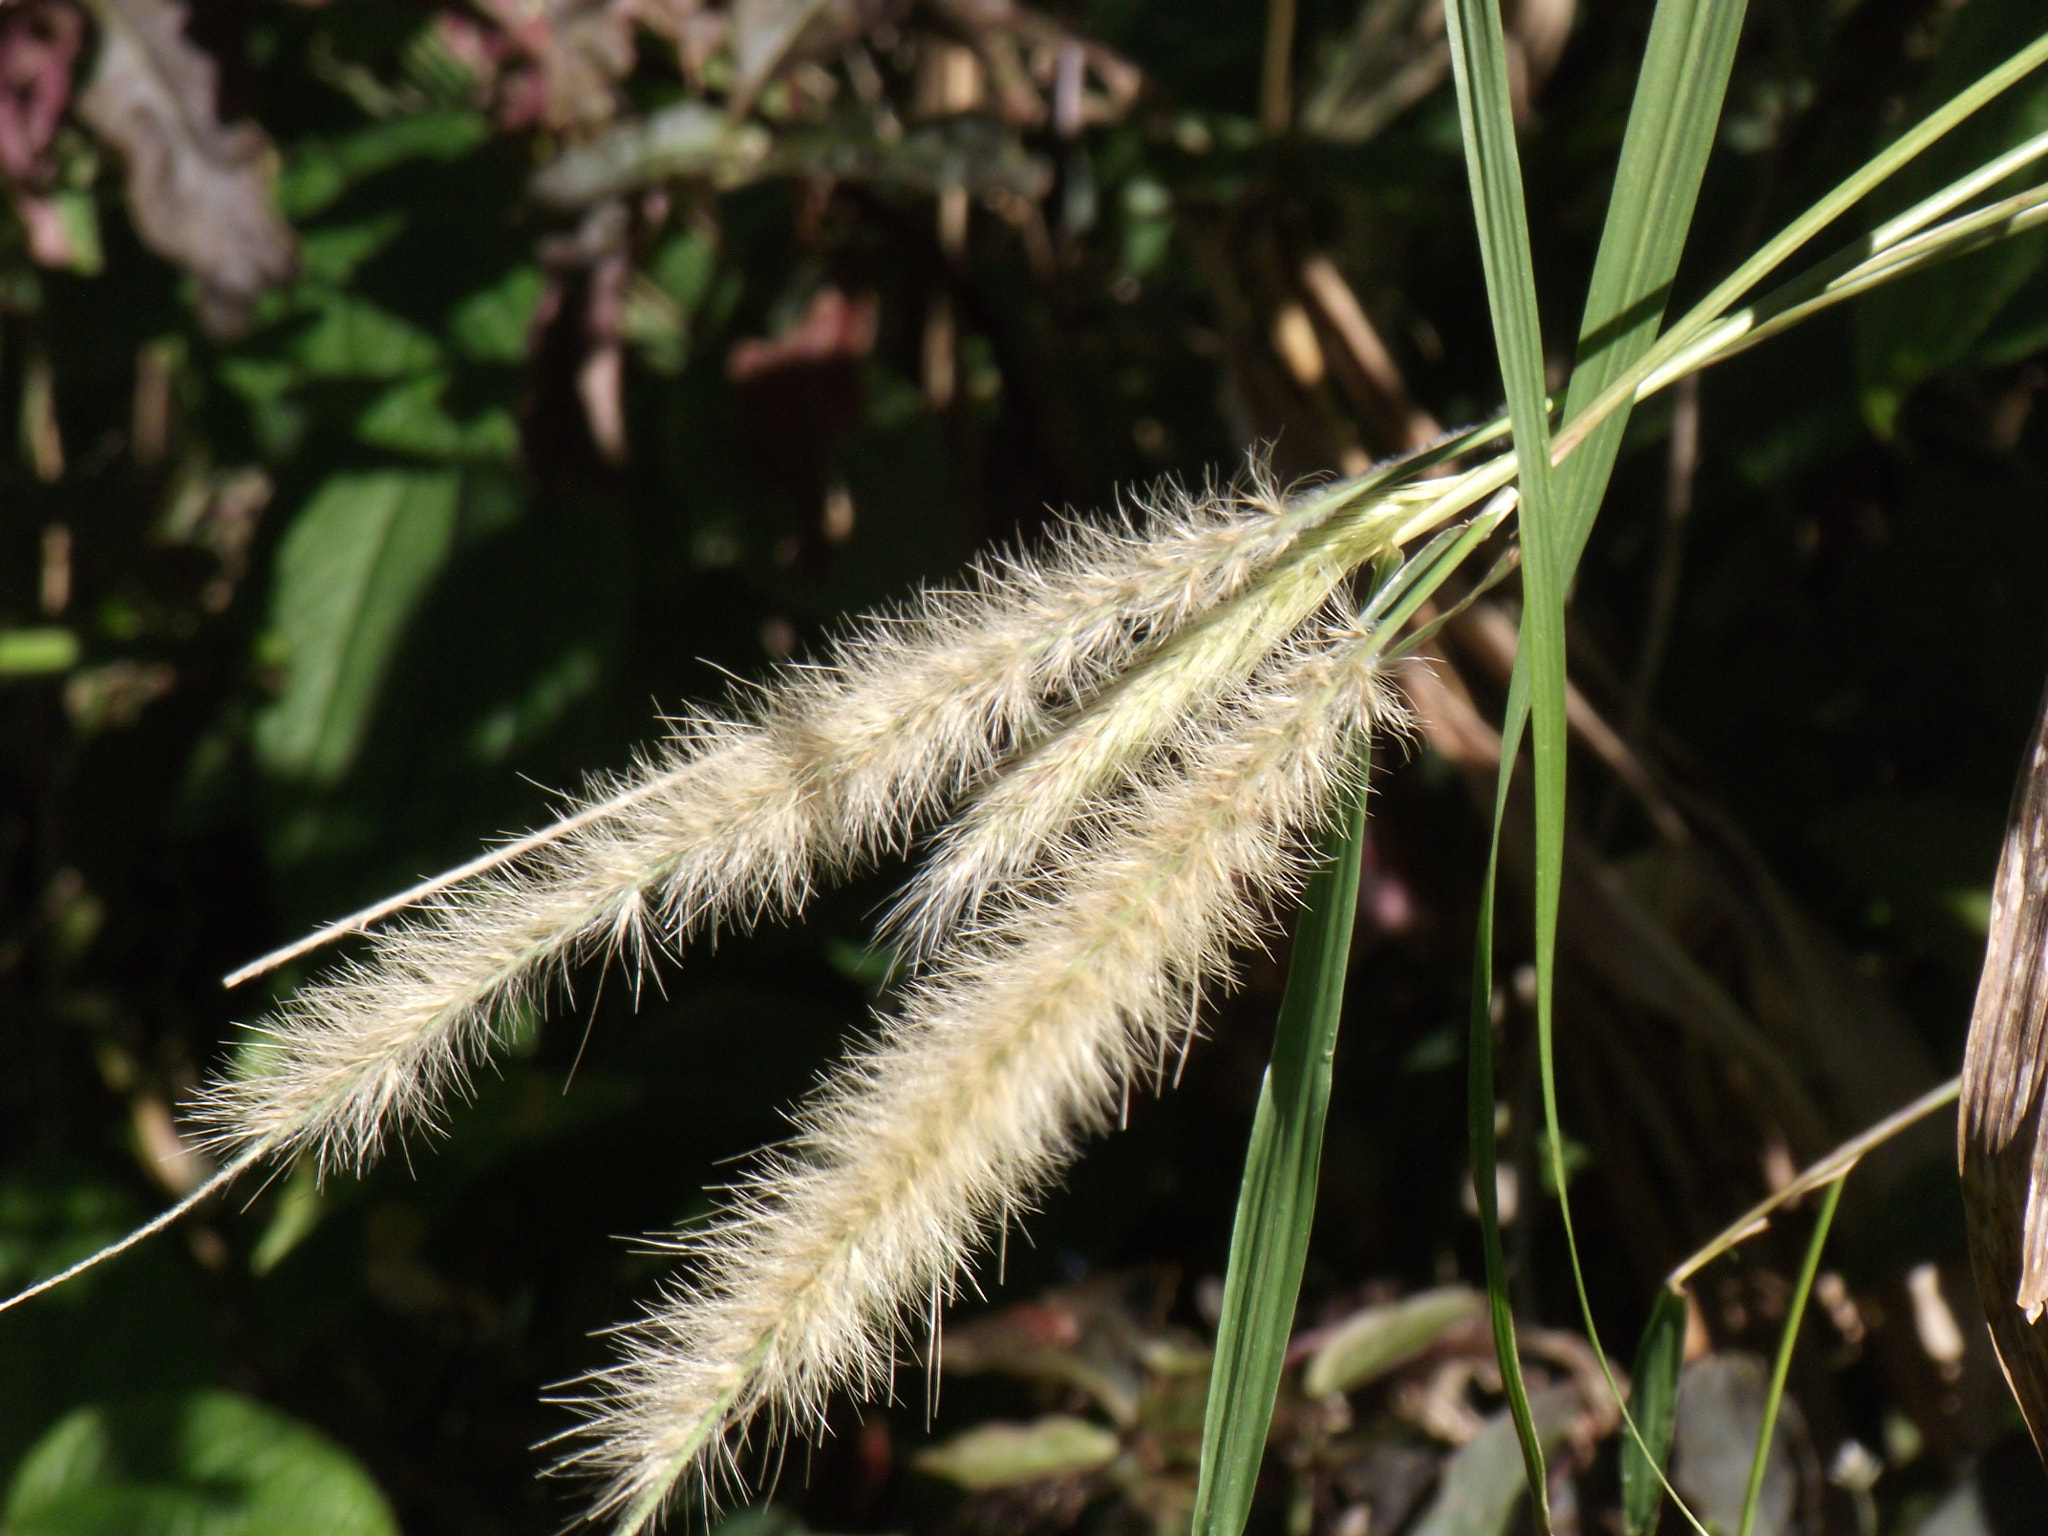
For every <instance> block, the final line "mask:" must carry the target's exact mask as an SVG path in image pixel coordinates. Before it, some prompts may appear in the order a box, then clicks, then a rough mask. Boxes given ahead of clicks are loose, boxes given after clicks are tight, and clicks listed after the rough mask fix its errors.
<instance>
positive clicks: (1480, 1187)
mask: <svg viewBox="0 0 2048 1536" xmlns="http://www.w3.org/2000/svg"><path fill="white" fill-rule="evenodd" d="M1742 13H1743V5H1742V3H1741V0H1662V3H1660V4H1659V6H1658V8H1657V13H1656V17H1655V19H1654V21H1653V23H1652V27H1651V37H1650V45H1649V47H1648V49H1647V50H1646V53H1645V57H1644V61H1643V68H1642V72H1641V75H1640V78H1639V80H1638V84H1637V91H1636V97H1635V100H1634V103H1633V104H1632V106H1631V109H1630V114H1629V126H1628V131H1627V133H1626V135H1625V136H1624V139H1623V145H1622V155H1621V161H1620V164H1619V167H1618V168H1617V171H1616V176H1615V187H1614V192H1613V195H1612V198H1611V200H1610V204H1609V209H1608V217H1607V223H1606V227H1605V228H1604V230H1603V231H1602V235H1601V244H1600V251H1599V255H1598V257H1597V259H1596V262H1595V267H1594V277H1593V283H1592V287H1591V291H1590V292H1589V294H1588V297H1587V303H1586V311H1585V319H1584V322H1583V323H1582V325H1581V327H1580V335H1579V354H1580V355H1579V359H1578V367H1577V369H1576V370H1575V372H1574V375H1573V383H1572V389H1571V391H1570V395H1569V397H1568V401H1567V410H1568V411H1569V410H1571V409H1572V408H1573V407H1577V406H1581V405H1582V404H1583V403H1584V402H1586V401H1588V400H1591V399H1593V398H1596V397H1598V396H1599V395H1600V394H1601V392H1602V391H1603V389H1605V388H1606V387H1607V386H1608V385H1609V384H1610V383H1611V381H1612V380H1614V379H1615V378H1616V377H1618V376H1619V375H1621V374H1622V373H1623V372H1624V371H1625V370H1626V369H1627V368H1628V367H1629V365H1630V364H1631V363H1633V362H1635V361H1636V360H1637V358H1639V357H1640V356H1641V355H1642V354H1643V353H1644V352H1645V351H1646V350H1648V348H1649V346H1650V344H1651V342H1652V340H1653V339H1654V338H1655V336H1656V333H1657V328H1658V326H1659V325H1660V323H1661V322H1662V319H1663V310H1664V301H1665V297H1666V295H1667V293H1668V290H1669V285H1670V282H1671V278H1672V275H1673V273H1674V272H1675V271H1676V270H1677V265H1678V259H1679V256H1680V254H1681V253H1682V251H1683V249H1684V242H1685V235H1686V231H1687V229H1688V227H1689V225H1690V223H1691V217H1692V208H1693V204H1694V202H1695V200H1696V198H1697V195H1698V190H1699V182H1700V178H1701V176H1702V174H1703V173H1704V171H1705V166H1706V160H1707V155H1708V153H1709V151H1710V150H1711V148H1712V145H1713V134H1714V128H1715V124H1716V123H1717V122H1718V120H1719V115H1720V105H1721V99H1722V96H1723V95H1724V93H1725V91H1726V88H1727V80H1728V72H1729V69H1730V66H1731V64H1732V62H1733V57H1734V48H1735V42H1736V39H1737V37H1738V36H1739V34H1740V32H1741V26H1742ZM1446 14H1447V18H1448V19H1449V23H1450V32H1451V38H1452V60H1453V65H1454V69H1455V71H1456V77H1457V83H1458V89H1459V102H1460V121H1461V124H1462V126H1463V127H1464V129H1465V133H1466V162H1467V166H1468V169H1469V171H1470V173H1471V177H1472V181H1473V196H1474V202H1475V206H1476V208H1477V210H1478V217H1479V221H1480V229H1481V249H1482V254H1483V256H1484V258H1485V261H1486V273H1487V288H1488V297H1489V300H1490V301H1491V304H1492V308H1493V314H1494V326H1495V334H1496V343H1497V345H1498V346H1499V348H1500V353H1501V366H1502V373H1503V378H1504V380H1505V382H1506V386H1507V390H1506V392H1507V396H1508V412H1509V416H1510V418H1511V420H1512V421H1513V424H1514V429H1515V443H1516V447H1517V449H1518V452H1519V457H1520V460H1521V463H1522V464H1523V466H1525V468H1524V471H1523V475H1522V481H1523V494H1524V500H1523V510H1522V514H1521V525H1522V547H1523V558H1524V574H1523V593H1524V610H1523V628H1524V634H1525V637H1526V638H1527V641H1528V643H1527V644H1525V645H1524V646H1523V647H1522V648H1521V650H1520V652H1519V654H1518V656H1517V659H1516V669H1515V675H1514V678H1513V681H1512V683H1511V685H1510V688H1509V698H1508V714H1507V719H1506V721H1505V722H1504V731H1503V737H1504V743H1503V752H1502V759H1501V777H1500V784H1499V788H1498V791H1497V793H1496V798H1495V815H1494V849H1493V853H1492V855H1491V856H1490V857H1489V860H1488V869H1487V876H1486V883H1485V890H1484V892H1483V894H1482V897H1481V916H1480V932H1479V936H1478V946H1479V954H1478V956H1477V958H1476V959H1475V963H1474V989H1473V1004H1472V1005H1473V1018H1472V1056H1471V1063H1472V1067H1471V1071H1472V1077H1471V1085H1470V1089H1471V1091H1470V1105H1469V1112H1470V1120H1471V1134H1472V1144H1473V1167H1474V1174H1473V1177H1474V1182H1475V1193H1478V1194H1479V1196H1480V1199H1479V1204H1480V1212H1481V1225H1482V1228H1483V1229H1484V1239H1485V1244H1484V1246H1485V1252H1486V1263H1487V1272H1488V1273H1487V1280H1488V1291H1489V1294H1490V1297H1491V1299H1492V1306H1493V1312H1494V1334H1495V1344H1496V1348H1497V1350H1498V1352H1499V1354H1500V1356H1501V1368H1502V1374H1503V1377H1504V1378H1505V1380H1506V1382H1507V1384H1508V1388H1509V1401H1510V1405H1511V1407H1513V1408H1514V1409H1515V1417H1516V1422H1517V1427H1518V1429H1520V1431H1521V1434H1522V1447H1523V1458H1524V1461H1525V1464H1526V1466H1527V1470H1528V1474H1529V1480H1530V1491H1531V1495H1532V1497H1533V1498H1534V1499H1535V1500H1536V1501H1537V1505H1538V1510H1539V1514H1541V1513H1543V1496H1544V1488H1543V1467H1542V1451H1541V1446H1540V1444H1539V1443H1538V1441H1537V1438H1536V1435H1535V1431H1534V1425H1533V1423H1532V1422H1530V1420H1529V1417H1528V1412H1527V1406H1526V1403H1527V1399H1526V1390H1525V1389H1524V1388H1523V1386H1522V1383H1521V1381H1520V1370H1519V1365H1518V1362H1517V1361H1516V1360H1515V1359H1514V1339H1513V1324H1512V1318H1511V1315H1510V1313H1509V1310H1508V1305H1507V1300H1506V1294H1505V1281H1504V1276H1503V1273H1502V1269H1503V1266H1502V1262H1501V1253H1500V1235H1499V1221H1498V1212H1497V1210H1496V1209H1495V1208H1494V1206H1495V1202H1494V1200H1493V1198H1492V1196H1493V1190H1492V1188H1491V1185H1492V1182H1493V1179H1494V1162H1495V1157H1494V1147H1493V1104H1492V1075H1493V1074H1492V1060H1491V1053H1492V1035H1491V1028H1490V1022H1489V1020H1488V1017H1487V1008H1488V1005H1489V1002H1490V994H1491V975H1492V952H1491V951H1492V939H1493V935H1492V926H1493V924H1492V917H1493V906H1494V898H1495V880H1496V870H1497V865H1498V857H1499V837H1500V828H1501V820H1502V815H1503V813H1504V811H1505V808H1506V799H1507V788H1508V784H1509V781H1510V779H1511V776H1512V775H1513V773H1514V768H1515V762H1516V760H1517V758H1518V756H1519V753H1520V746H1521V737H1522V732H1523V728H1524V724H1525V722H1526V720H1527V718H1528V713H1529V710H1530V707H1531V705H1532V704H1534V705H1535V707H1536V752H1535V758H1536V784H1535V788H1536V805H1537V810H1536V923H1535V928H1536V945H1535V948H1536V967H1537V977H1538V989H1537V990H1538V1011H1537V1029H1538V1048H1539V1051H1540V1053H1541V1057H1542V1071H1543V1087H1544V1110H1545V1117H1546V1122H1547V1123H1548V1125H1549V1129H1550V1135H1549V1137H1548V1144H1549V1146H1550V1148H1551V1157H1552V1160H1553V1167H1552V1173H1553V1182H1554V1183H1555V1185H1556V1187H1557V1188H1558V1190H1559V1192H1560V1200H1561V1202H1562V1199H1563V1192H1564V1188H1565V1177H1564V1171H1563V1169H1562V1167H1560V1166H1557V1165H1558V1163H1559V1162H1560V1160H1561V1157H1562V1151H1561V1149H1562V1146H1563V1137H1562V1136H1561V1134H1560V1133H1559V1128H1558V1125H1557V1109H1556V1089H1555V1081H1554V1073H1553V1071H1552V1051H1551V1025H1552V1018H1551V979H1552V978H1551V972H1552V967H1553V963H1554V954H1555V938H1556V924H1557V906H1558V893H1559V885H1560V882H1561V879H1562V873H1563V841H1564V837H1563V832H1564V770H1565V755H1564V679H1565V657H1564V629H1563V617H1564V594H1565V590H1566V588H1567V586H1568V584H1569V582H1570V573H1571V569H1572V567H1573V566H1575V565H1576V564H1577V561H1578V557H1579V553H1580V551H1581V550H1582V549H1583V548H1584V545H1585V540H1586V537H1587V535H1588V533H1589V532H1590V531H1591V528H1592V523H1593V517H1594V514H1595V512H1596V510H1597V508H1598V506H1599V503H1600V498H1601V496H1602V494H1603V493H1604V491H1605V489H1606V483H1607V479H1608V476H1609V474H1610V473H1611V471H1612V468H1613V463H1614V456H1615V453H1616V451H1617V450H1618V448H1619V446H1620V441H1621V434H1622V432H1623V430H1624V428H1625V426H1626V421H1627V410H1626V407H1625V405H1617V406H1616V408H1615V409H1614V410H1613V413H1612V414H1611V415H1610V416H1609V417H1608V418H1607V420H1605V421H1603V422H1602V423H1601V424H1600V425H1599V426H1598V427H1597V428H1596V429H1595V431H1594V433H1593V435H1592V436H1591V438H1590V439H1589V440H1588V441H1586V442H1585V443H1583V444H1582V445H1581V447H1580V451H1579V452H1578V453H1577V454H1576V455H1574V457H1573V458H1572V459H1571V460H1568V461H1567V465H1566V467H1565V469H1564V470H1563V471H1562V472H1561V473H1560V475H1559V476H1558V477H1557V481H1556V484H1555V485H1554V486H1553V485H1552V484H1550V483H1548V482H1549V479H1550V477H1549V475H1548V474H1547V473H1546V472H1547V471H1548V469H1549V463H1548V461H1549V457H1550V445H1549V442H1548V438H1547V432H1546V428H1547V418H1546V417H1545V416H1544V415H1543V414H1542V412H1541V409H1540V404H1538V402H1539V401H1540V383H1541V337H1540V334H1539V333H1538V329H1537V326H1536V321H1535V315H1536V306H1535V288H1534V278H1533V273H1532V271H1531V268H1530V262H1529V259H1528V236H1527V224H1526V215H1525V213H1524V210H1523V208H1522V198H1521V187H1520V178H1519V173H1518V169H1517V168H1516V166H1515V164H1514V140H1513V135H1512V119H1511V115H1510V113H1509V103H1508V97H1507V92H1506V77H1505V63H1504V60H1505V52H1504V45H1503V44H1502V42H1501V39H1500V22H1499V13H1498V11H1497V10H1495V9H1494V8H1493V7H1491V6H1488V5H1484V4H1477V3H1467V4H1459V3H1457V0H1453V3H1452V4H1450V5H1449V6H1448V7H1447V12H1446ZM1532 397H1534V398H1533V399H1532ZM1539 451H1540V455H1541V458H1542V460H1543V462H1542V463H1541V464H1540V465H1538V464H1536V463H1535V462H1534V461H1535V460H1536V459H1537V458H1538V454H1539ZM1532 468H1533V469H1534V470H1535V471H1536V473H1535V474H1534V475H1533V476H1532V475H1531V473H1530V469H1532ZM1561 1208H1562V1209H1564V1211H1565V1216H1566V1234H1567V1239H1568V1241H1569V1240H1570V1237H1571V1232H1570V1218H1569V1207H1568V1206H1561ZM1574 1263H1575V1264H1576V1249H1575V1248H1574ZM1583 1289H1584V1287H1583V1285H1581V1286H1580V1290H1581V1292H1582V1293H1583ZM1647 1464H1648V1463H1646V1465H1647ZM1660 1475H1661V1469H1660ZM1542 1523H1544V1524H1547V1520H1544V1521H1543V1522H1542Z"/></svg>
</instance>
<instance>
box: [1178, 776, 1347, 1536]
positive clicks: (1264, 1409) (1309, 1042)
mask: <svg viewBox="0 0 2048 1536" xmlns="http://www.w3.org/2000/svg"><path fill="white" fill-rule="evenodd" d="M1365 768H1366V764H1365V763H1364V762H1361V763H1360V764H1359V767H1358V775H1357V781H1356V787H1355V788H1354V789H1353V790H1352V791H1351V796H1350V800H1349V803H1348V804H1347V805H1346V806H1345V807H1344V809H1343V814H1342V815H1341V816H1340V817H1339V818H1338V820H1337V821H1336V823H1335V825H1334V826H1333V827H1332V829H1331V831H1330V833H1329V834H1328V836H1327V837H1326V838H1325V839H1324V843H1323V848H1322V864H1321V867H1320V868H1319V869H1318V870H1317V871H1316V874H1315V876H1314V877H1313V878H1312V879H1311V880H1310V881H1309V885H1308V890H1307V892H1306V893H1305V896H1304V900H1303V904H1302V909H1301V915H1300V917H1299V918H1298V919H1297V920H1296V923H1295V929H1294V959H1293V962H1292V964H1291V965H1290V966H1289V968H1288V972H1287V991H1286V994H1285V995H1284V997H1283V998H1282V1000H1281V1004H1280V1020H1279V1025H1278V1027H1277V1029H1276V1030H1275V1031H1274V1037H1273V1056H1272V1061H1271V1063H1270V1065H1269V1066H1268V1067H1267V1069H1266V1080H1265V1083H1264V1084H1263V1085H1262V1086H1261V1087H1260V1089H1259V1107H1258V1111H1257V1113H1256V1115H1255V1116H1254V1118H1253V1121H1252V1135H1251V1146H1250V1150H1249V1151H1248V1152H1247V1153H1246V1155H1245V1165H1244V1184H1243V1187H1242V1189H1241V1191H1240V1193H1239V1195H1238V1200H1237V1217H1236V1220H1235V1223H1234V1225H1233V1227H1232V1229H1231V1234H1230V1265H1229V1268H1228V1270H1227V1271H1226V1273H1225V1275H1224V1280H1223V1314H1222V1317H1221V1319H1220V1320H1219V1324H1218V1328H1217V1334H1216V1360H1215V1364H1214V1365H1213V1366H1212V1367H1211V1371H1210V1376H1209V1401H1208V1406H1207V1408H1206V1409H1205V1411H1204V1413H1203V1418H1202V1465H1201V1472H1200V1474H1199V1477H1198V1480H1197V1484H1196V1489H1195V1511H1194V1521H1193V1536H1238V1533H1239V1532H1241V1531H1243V1529H1244V1523H1245V1518H1246V1516H1247V1515H1249V1514H1250V1512H1251V1504H1252V1492H1253V1489H1254V1488H1255V1486H1256V1485H1257V1483H1258V1476H1259V1461H1260V1457H1261V1455H1262V1453H1263V1452H1264V1450H1265V1445H1266V1430H1267V1427H1268V1426H1269V1425H1270V1424H1271V1422H1272V1418H1273V1401H1274V1398H1275V1396H1276V1395H1277V1393H1278V1392H1279V1388H1280V1370H1281V1366H1282V1365H1283V1363H1284V1362H1285V1359H1286V1355H1287V1341H1288V1338H1289V1336H1290V1334H1291V1333H1292V1331H1293V1326H1294V1307H1295V1299H1296V1297H1297V1296H1298V1295H1299V1294H1300V1291H1301V1272H1302V1266H1303V1264H1304V1263H1305V1262H1306V1260H1307V1257H1308V1234H1309V1226H1310V1223H1311V1221H1312V1219H1313V1217H1314V1215H1315V1204H1316V1176H1317V1174H1318V1172H1319V1171H1320V1169H1321V1167H1322V1156H1323V1122H1324V1120H1325V1118H1326V1117H1327V1115H1328V1112H1329V1107H1330V1065H1331V1061H1332V1058H1333V1056H1334V1054H1335V1052H1336V1047H1337V1025H1338V1021H1339V1019H1340V1017H1341V1015H1342V1014H1343V1011H1344V975H1345V970H1346V968H1347V966H1348V965H1349V963H1350V958H1351V928H1352V923H1353V922H1354V920H1355V918H1356V915H1357V912H1358V871H1359V862H1360V859H1361V856H1362V854H1363V852H1364V842H1365Z"/></svg>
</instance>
